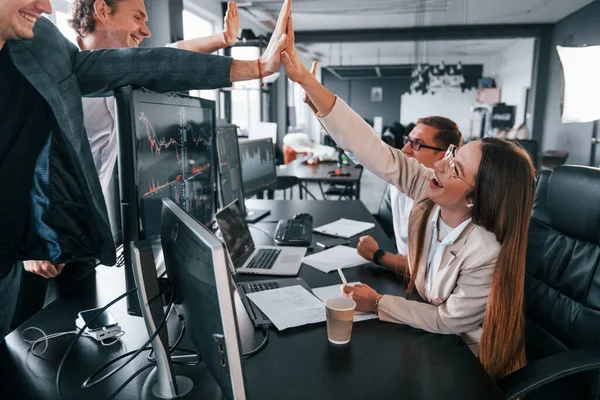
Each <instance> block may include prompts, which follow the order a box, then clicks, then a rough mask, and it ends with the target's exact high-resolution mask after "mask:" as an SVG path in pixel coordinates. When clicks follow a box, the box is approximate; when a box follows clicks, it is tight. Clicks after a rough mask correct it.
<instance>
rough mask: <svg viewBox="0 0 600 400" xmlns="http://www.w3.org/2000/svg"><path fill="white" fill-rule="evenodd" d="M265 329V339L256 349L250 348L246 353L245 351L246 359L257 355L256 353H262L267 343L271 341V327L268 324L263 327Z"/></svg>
mask: <svg viewBox="0 0 600 400" xmlns="http://www.w3.org/2000/svg"><path fill="white" fill-rule="evenodd" d="M263 330H264V332H265V338H264V339H263V341H262V343H261V344H260V345H259V346H258V347H257V348H255V349H254V350H250V351H248V352H246V353H243V354H242V356H243V357H244V358H245V359H248V358H250V357H252V356H255V355H256V354H258V353H260V352H261V351H262V350H263V349H264V348H265V347H267V343H269V327H268V326H267V327H266V328H263Z"/></svg>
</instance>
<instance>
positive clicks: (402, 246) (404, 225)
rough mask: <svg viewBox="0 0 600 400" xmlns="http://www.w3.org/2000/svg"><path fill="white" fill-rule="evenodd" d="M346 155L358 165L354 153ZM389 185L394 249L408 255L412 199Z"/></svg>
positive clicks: (349, 152)
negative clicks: (409, 218)
mask: <svg viewBox="0 0 600 400" xmlns="http://www.w3.org/2000/svg"><path fill="white" fill-rule="evenodd" d="M346 155H347V156H348V158H349V159H350V160H352V162H354V163H355V164H357V165H358V164H360V161H358V159H357V158H356V156H355V155H354V153H352V152H351V151H347V152H346ZM389 185H390V205H391V207H392V219H393V224H394V236H395V237H396V248H397V249H398V254H400V255H402V256H405V255H407V254H408V217H409V216H410V210H412V206H413V204H414V201H413V199H411V198H410V197H408V196H407V195H406V194H405V193H402V192H401V191H399V190H398V188H397V187H396V186H394V185H392V184H389Z"/></svg>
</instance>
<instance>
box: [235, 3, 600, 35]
mask: <svg viewBox="0 0 600 400" xmlns="http://www.w3.org/2000/svg"><path fill="white" fill-rule="evenodd" d="M592 1H593V0H293V6H292V11H293V15H294V28H295V29H296V30H297V31H302V30H338V29H366V28H401V27H414V26H436V25H462V24H470V25H477V24H501V23H503V24H521V23H554V22H557V21H559V20H561V19H562V18H564V17H566V16H567V15H569V14H571V13H573V12H575V11H577V10H578V9H580V8H582V7H583V6H585V5H587V4H589V3H591V2H592ZM244 3H250V4H251V5H250V6H249V9H250V10H252V11H253V12H255V13H257V14H261V12H266V13H269V14H271V15H270V17H271V18H276V17H277V13H278V11H279V8H280V7H281V4H282V1H281V0H238V4H239V5H240V6H243V5H244Z"/></svg>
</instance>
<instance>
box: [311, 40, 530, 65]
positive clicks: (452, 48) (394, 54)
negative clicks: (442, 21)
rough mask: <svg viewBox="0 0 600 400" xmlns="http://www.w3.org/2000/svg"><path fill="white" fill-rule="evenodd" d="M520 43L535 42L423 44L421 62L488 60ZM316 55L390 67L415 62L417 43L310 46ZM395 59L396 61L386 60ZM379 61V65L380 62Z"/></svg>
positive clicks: (329, 62)
mask: <svg viewBox="0 0 600 400" xmlns="http://www.w3.org/2000/svg"><path fill="white" fill-rule="evenodd" d="M520 40H532V39H494V40H491V39H489V40H464V41H459V40H452V41H450V40H448V41H434V42H421V43H420V47H419V52H420V53H419V54H420V57H419V59H420V61H423V62H426V61H428V60H429V61H430V62H439V60H440V59H446V61H448V62H453V61H454V62H456V61H459V60H465V59H477V58H485V57H487V56H491V55H496V54H500V53H502V52H503V51H504V50H506V49H507V48H509V47H511V46H514V45H516V44H517V43H518V42H519V41H520ZM308 47H309V49H310V51H311V52H313V53H321V54H322V55H323V56H321V57H320V58H321V61H323V63H325V64H326V65H349V64H351V65H358V64H361V63H373V62H375V63H376V64H389V63H398V62H400V60H401V59H404V62H406V63H413V62H415V58H416V57H415V43H414V42H364V43H317V44H312V45H310V46H308ZM390 59H394V61H387V60H390ZM378 60H379V61H380V62H377V61H378Z"/></svg>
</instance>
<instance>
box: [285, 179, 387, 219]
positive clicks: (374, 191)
mask: <svg viewBox="0 0 600 400" xmlns="http://www.w3.org/2000/svg"><path fill="white" fill-rule="evenodd" d="M323 187H324V189H325V188H326V187H327V185H323ZM384 189H385V182H384V181H382V180H381V179H379V178H378V177H376V176H375V175H373V174H372V173H371V172H370V171H369V170H367V169H365V170H364V171H363V174H362V178H361V188H360V199H361V200H362V202H363V203H364V204H365V206H366V207H367V209H368V210H369V211H370V212H371V213H372V214H375V213H377V210H378V209H379V202H380V201H381V196H382V195H383V191H384ZM308 190H309V191H310V192H311V193H312V194H313V195H314V196H315V197H316V198H317V200H322V196H321V191H320V190H319V186H318V185H317V184H316V183H310V184H309V185H308ZM289 193H290V191H289V190H287V196H288V198H289ZM294 198H295V199H297V198H298V189H297V188H294ZM275 199H276V200H283V191H281V190H279V191H276V192H275ZM331 199H334V197H331ZM311 200H312V199H311Z"/></svg>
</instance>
